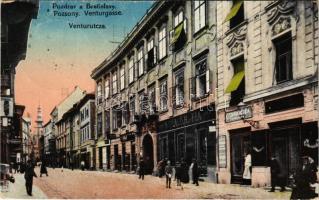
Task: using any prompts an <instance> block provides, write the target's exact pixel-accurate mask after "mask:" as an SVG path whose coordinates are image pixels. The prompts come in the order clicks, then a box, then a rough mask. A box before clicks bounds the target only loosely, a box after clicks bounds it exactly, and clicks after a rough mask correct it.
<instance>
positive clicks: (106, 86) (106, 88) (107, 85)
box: [104, 78, 110, 99]
mask: <svg viewBox="0 0 319 200" xmlns="http://www.w3.org/2000/svg"><path fill="white" fill-rule="evenodd" d="M104 93H105V98H106V99H107V98H109V97H110V80H109V78H106V79H105V82H104Z"/></svg>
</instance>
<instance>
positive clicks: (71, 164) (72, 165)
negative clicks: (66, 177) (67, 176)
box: [70, 158, 74, 171]
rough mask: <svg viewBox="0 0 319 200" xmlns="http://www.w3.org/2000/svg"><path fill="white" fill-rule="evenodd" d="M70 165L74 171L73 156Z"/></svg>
mask: <svg viewBox="0 0 319 200" xmlns="http://www.w3.org/2000/svg"><path fill="white" fill-rule="evenodd" d="M70 167H71V169H72V171H73V170H74V163H73V159H72V158H71V159H70Z"/></svg>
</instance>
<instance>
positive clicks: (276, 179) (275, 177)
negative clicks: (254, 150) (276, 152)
mask: <svg viewBox="0 0 319 200" xmlns="http://www.w3.org/2000/svg"><path fill="white" fill-rule="evenodd" d="M280 173H281V169H280V165H279V163H278V161H277V159H273V160H270V175H271V191H274V190H275V187H276V186H277V185H278V186H280V187H281V189H282V190H284V188H285V186H284V184H283V180H282V179H283V178H281V177H280V176H279V174H280Z"/></svg>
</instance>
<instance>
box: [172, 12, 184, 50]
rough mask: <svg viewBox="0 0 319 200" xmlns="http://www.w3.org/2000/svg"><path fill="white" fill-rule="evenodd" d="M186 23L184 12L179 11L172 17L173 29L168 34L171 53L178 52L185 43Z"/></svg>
mask: <svg viewBox="0 0 319 200" xmlns="http://www.w3.org/2000/svg"><path fill="white" fill-rule="evenodd" d="M186 30H187V21H186V19H184V12H183V10H180V11H179V12H178V13H177V14H176V15H175V17H174V29H173V30H172V31H171V32H170V38H171V45H172V47H173V51H179V50H180V49H182V47H183V46H184V44H185V43H186V40H187V39H186V38H187V36H186Z"/></svg>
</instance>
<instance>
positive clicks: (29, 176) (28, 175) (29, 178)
mask: <svg viewBox="0 0 319 200" xmlns="http://www.w3.org/2000/svg"><path fill="white" fill-rule="evenodd" d="M33 177H37V175H36V174H35V172H34V165H33V164H32V162H31V160H28V162H27V166H26V170H25V172H24V178H25V187H26V190H27V193H28V195H29V196H32V184H33Z"/></svg>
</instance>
